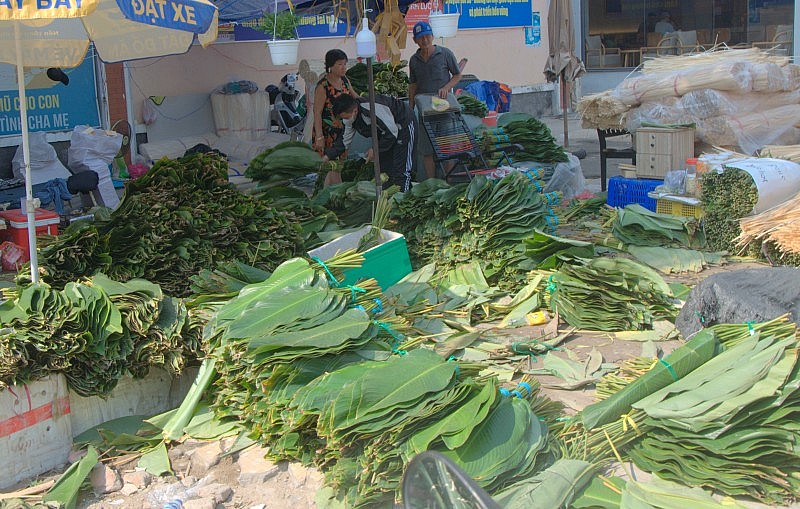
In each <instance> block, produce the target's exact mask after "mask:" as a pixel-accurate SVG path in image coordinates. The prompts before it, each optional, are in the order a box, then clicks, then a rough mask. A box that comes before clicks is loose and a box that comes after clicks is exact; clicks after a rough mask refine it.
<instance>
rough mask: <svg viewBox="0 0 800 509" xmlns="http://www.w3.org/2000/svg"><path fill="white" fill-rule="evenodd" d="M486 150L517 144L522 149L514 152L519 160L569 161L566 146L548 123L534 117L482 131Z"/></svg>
mask: <svg viewBox="0 0 800 509" xmlns="http://www.w3.org/2000/svg"><path fill="white" fill-rule="evenodd" d="M480 136H481V144H482V146H483V149H484V151H486V152H491V151H492V149H493V148H494V147H496V146H503V145H508V144H516V145H520V146H522V150H521V151H517V152H515V154H514V159H516V160H518V161H536V162H539V163H560V162H565V161H567V153H566V152H564V148H563V147H561V146H560V145H558V144H557V143H556V139H555V138H554V137H553V133H552V132H551V131H550V128H549V127H547V124H545V123H544V122H542V121H540V120H538V119H535V118H533V117H530V118H528V119H527V120H514V121H512V122H509V123H508V124H507V125H504V126H499V127H496V128H493V129H484V130H481V131H480Z"/></svg>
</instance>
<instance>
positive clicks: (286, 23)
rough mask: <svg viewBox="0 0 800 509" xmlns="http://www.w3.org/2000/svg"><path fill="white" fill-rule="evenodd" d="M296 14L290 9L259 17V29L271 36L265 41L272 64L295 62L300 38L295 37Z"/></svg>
mask: <svg viewBox="0 0 800 509" xmlns="http://www.w3.org/2000/svg"><path fill="white" fill-rule="evenodd" d="M297 24H298V16H297V15H296V14H295V13H294V12H293V11H292V10H291V9H290V10H287V11H283V12H280V13H278V12H276V13H275V14H274V15H267V14H265V15H264V16H262V17H261V24H260V25H259V27H258V28H259V29H260V30H261V31H262V32H264V33H265V34H267V35H268V36H270V37H272V39H271V40H269V41H267V47H268V48H269V55H270V58H271V59H272V64H273V65H284V64H296V63H297V49H298V48H299V47H300V39H298V37H297Z"/></svg>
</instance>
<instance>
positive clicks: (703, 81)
mask: <svg viewBox="0 0 800 509" xmlns="http://www.w3.org/2000/svg"><path fill="white" fill-rule="evenodd" d="M752 81H753V79H752V76H751V74H750V69H749V64H748V63H747V62H731V61H722V62H717V63H715V64H714V65H709V66H695V67H687V68H684V69H680V70H679V71H677V72H676V71H663V72H657V73H651V74H643V75H642V76H638V77H635V78H628V79H626V80H625V81H623V82H622V83H620V84H619V86H617V88H615V89H614V91H613V95H614V97H615V98H616V99H618V100H619V101H620V102H621V103H622V104H625V105H627V106H638V105H639V104H642V103H645V102H650V101H657V100H659V99H661V98H664V97H680V96H682V95H684V94H687V93H689V92H691V91H693V90H701V89H704V88H713V89H716V90H727V91H736V92H747V91H749V90H751V88H752Z"/></svg>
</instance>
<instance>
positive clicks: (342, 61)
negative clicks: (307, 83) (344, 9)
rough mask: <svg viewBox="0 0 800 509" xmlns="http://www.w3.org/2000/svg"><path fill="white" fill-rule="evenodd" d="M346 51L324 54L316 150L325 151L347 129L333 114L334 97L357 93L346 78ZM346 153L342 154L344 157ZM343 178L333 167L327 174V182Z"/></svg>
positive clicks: (317, 92)
mask: <svg viewBox="0 0 800 509" xmlns="http://www.w3.org/2000/svg"><path fill="white" fill-rule="evenodd" d="M346 72H347V54H346V53H345V52H344V51H342V50H340V49H332V50H330V51H328V52H327V53H326V54H325V76H323V77H322V79H320V80H319V82H318V83H317V87H316V89H315V90H314V143H313V147H314V150H316V151H317V152H319V153H320V154H322V155H324V154H325V151H326V150H327V149H330V148H331V147H333V144H334V142H335V141H336V139H337V138H339V137H341V136H342V134H343V133H344V124H342V121H341V120H339V119H337V118H336V117H335V116H334V115H333V111H332V110H333V100H334V99H336V98H337V97H339V96H340V95H342V94H350V95H352V96H353V97H358V94H356V93H355V91H354V90H353V87H352V86H351V85H350V80H348V79H347V76H345V73H346ZM344 157H346V154H342V156H341V158H344ZM341 181H342V176H341V174H340V173H339V172H335V171H331V172H328V174H327V175H326V176H325V185H326V186H328V185H330V184H338V183H339V182H341Z"/></svg>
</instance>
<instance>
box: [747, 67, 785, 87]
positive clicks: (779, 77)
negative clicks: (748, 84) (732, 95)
mask: <svg viewBox="0 0 800 509" xmlns="http://www.w3.org/2000/svg"><path fill="white" fill-rule="evenodd" d="M750 76H752V79H753V92H782V91H786V90H790V89H789V88H788V86H789V83H788V81H789V80H788V79H787V77H786V76H785V75H784V74H783V69H782V68H781V66H779V65H778V64H775V63H772V62H758V63H751V64H750Z"/></svg>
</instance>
